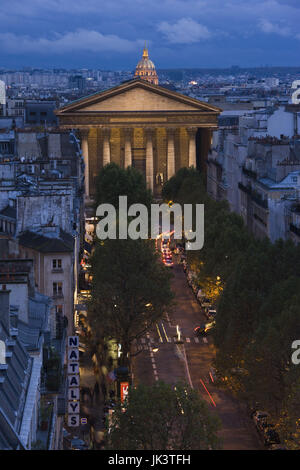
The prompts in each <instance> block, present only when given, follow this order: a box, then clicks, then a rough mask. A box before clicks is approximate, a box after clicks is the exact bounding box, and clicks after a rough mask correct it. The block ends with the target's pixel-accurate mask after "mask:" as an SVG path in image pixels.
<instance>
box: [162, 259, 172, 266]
mask: <svg viewBox="0 0 300 470" xmlns="http://www.w3.org/2000/svg"><path fill="white" fill-rule="evenodd" d="M164 265H165V266H167V267H168V268H173V261H172V259H166V260H164Z"/></svg>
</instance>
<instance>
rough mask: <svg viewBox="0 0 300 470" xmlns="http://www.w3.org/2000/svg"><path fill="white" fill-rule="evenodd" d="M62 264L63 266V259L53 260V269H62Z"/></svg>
mask: <svg viewBox="0 0 300 470" xmlns="http://www.w3.org/2000/svg"><path fill="white" fill-rule="evenodd" d="M61 267H62V264H61V259H53V260H52V268H53V269H61Z"/></svg>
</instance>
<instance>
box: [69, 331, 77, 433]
mask: <svg viewBox="0 0 300 470" xmlns="http://www.w3.org/2000/svg"><path fill="white" fill-rule="evenodd" d="M79 384H80V382H79V336H68V426H70V427H76V426H79V424H80V391H79Z"/></svg>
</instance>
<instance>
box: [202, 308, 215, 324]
mask: <svg viewBox="0 0 300 470" xmlns="http://www.w3.org/2000/svg"><path fill="white" fill-rule="evenodd" d="M204 315H205V316H206V318H207V319H208V320H211V321H212V320H215V319H216V316H217V310H215V309H213V308H206V309H205V311H204Z"/></svg>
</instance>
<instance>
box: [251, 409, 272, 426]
mask: <svg viewBox="0 0 300 470" xmlns="http://www.w3.org/2000/svg"><path fill="white" fill-rule="evenodd" d="M269 418H270V415H269V413H267V412H266V411H259V410H257V411H255V412H254V413H253V416H252V419H253V421H254V424H255V426H256V427H257V426H258V424H259V422H260V421H261V420H265V419H269Z"/></svg>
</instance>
